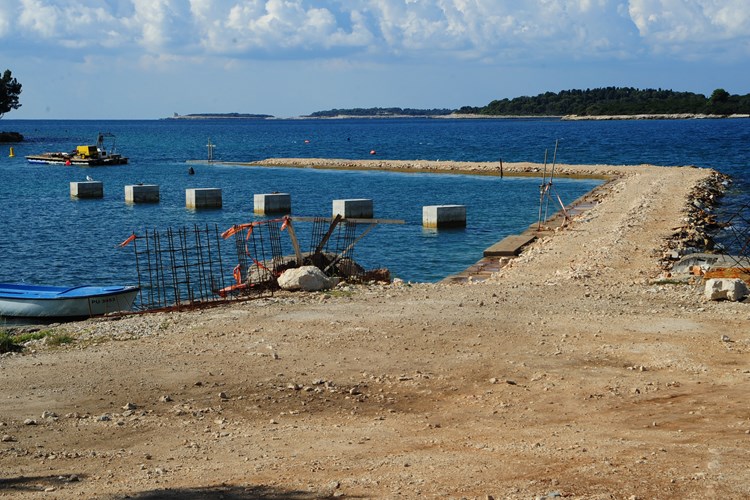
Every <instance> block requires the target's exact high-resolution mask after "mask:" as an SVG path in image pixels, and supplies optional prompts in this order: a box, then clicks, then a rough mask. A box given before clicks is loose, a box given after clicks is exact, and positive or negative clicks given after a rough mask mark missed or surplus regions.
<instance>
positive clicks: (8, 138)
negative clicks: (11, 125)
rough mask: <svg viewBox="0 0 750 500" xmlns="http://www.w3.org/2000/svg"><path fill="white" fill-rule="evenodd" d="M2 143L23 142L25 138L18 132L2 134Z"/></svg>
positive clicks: (0, 134) (0, 137) (0, 140)
mask: <svg viewBox="0 0 750 500" xmlns="http://www.w3.org/2000/svg"><path fill="white" fill-rule="evenodd" d="M0 142H23V136H22V135H21V134H19V133H18V132H0Z"/></svg>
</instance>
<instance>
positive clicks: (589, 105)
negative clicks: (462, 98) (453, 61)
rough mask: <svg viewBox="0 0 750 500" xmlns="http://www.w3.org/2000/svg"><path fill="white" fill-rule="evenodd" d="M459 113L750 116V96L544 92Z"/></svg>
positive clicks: (648, 91)
mask: <svg viewBox="0 0 750 500" xmlns="http://www.w3.org/2000/svg"><path fill="white" fill-rule="evenodd" d="M455 113H456V114H466V115H484V116H539V117H543V116H566V115H576V116H579V117H597V116H599V117H601V116H617V117H628V116H633V117H636V116H646V115H676V116H680V117H684V116H685V115H711V116H730V115H746V114H750V94H746V95H744V96H741V95H731V94H729V92H727V91H726V90H724V89H716V90H714V92H713V93H712V94H711V96H710V97H706V96H704V95H703V94H694V93H692V92H675V91H672V90H663V89H644V90H641V89H636V88H632V87H604V88H596V89H586V90H563V91H561V92H559V93H554V92H545V93H544V94H539V95H537V96H534V97H528V96H523V97H516V98H513V99H501V100H495V101H492V102H491V103H489V104H488V105H486V106H482V107H471V106H464V107H462V108H460V109H458V110H456V112H455Z"/></svg>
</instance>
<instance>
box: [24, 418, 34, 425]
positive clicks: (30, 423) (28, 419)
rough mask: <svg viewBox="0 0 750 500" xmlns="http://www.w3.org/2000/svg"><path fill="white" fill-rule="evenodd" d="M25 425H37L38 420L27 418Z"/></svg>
mask: <svg viewBox="0 0 750 500" xmlns="http://www.w3.org/2000/svg"><path fill="white" fill-rule="evenodd" d="M23 425H36V420H34V419H33V418H27V419H26V420H24V421H23Z"/></svg>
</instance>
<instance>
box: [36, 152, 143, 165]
mask: <svg viewBox="0 0 750 500" xmlns="http://www.w3.org/2000/svg"><path fill="white" fill-rule="evenodd" d="M26 161H28V162H29V163H31V164H37V165H74V166H78V167H100V166H106V165H126V164H127V163H128V159H127V158H124V157H122V156H109V157H107V158H96V159H94V158H75V157H68V158H66V157H63V156H59V155H58V153H49V154H43V155H29V156H27V157H26Z"/></svg>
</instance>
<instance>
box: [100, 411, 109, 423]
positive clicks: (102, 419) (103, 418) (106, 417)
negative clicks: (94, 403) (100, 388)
mask: <svg viewBox="0 0 750 500" xmlns="http://www.w3.org/2000/svg"><path fill="white" fill-rule="evenodd" d="M97 420H98V421H99V422H109V421H110V420H112V417H111V416H110V415H109V414H108V413H105V414H104V415H100V416H99V418H98V419H97Z"/></svg>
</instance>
